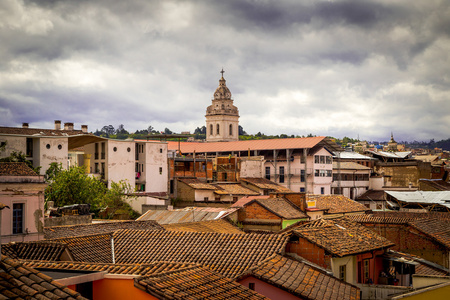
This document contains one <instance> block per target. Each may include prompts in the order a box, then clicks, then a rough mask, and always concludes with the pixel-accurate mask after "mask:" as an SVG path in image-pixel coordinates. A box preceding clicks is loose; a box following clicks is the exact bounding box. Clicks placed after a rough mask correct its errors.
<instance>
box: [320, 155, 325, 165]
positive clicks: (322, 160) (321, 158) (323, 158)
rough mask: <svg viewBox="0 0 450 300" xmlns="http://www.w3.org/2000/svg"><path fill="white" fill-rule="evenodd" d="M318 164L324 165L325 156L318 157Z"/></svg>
mask: <svg viewBox="0 0 450 300" xmlns="http://www.w3.org/2000/svg"><path fill="white" fill-rule="evenodd" d="M320 163H321V164H324V163H325V156H323V155H321V156H320Z"/></svg>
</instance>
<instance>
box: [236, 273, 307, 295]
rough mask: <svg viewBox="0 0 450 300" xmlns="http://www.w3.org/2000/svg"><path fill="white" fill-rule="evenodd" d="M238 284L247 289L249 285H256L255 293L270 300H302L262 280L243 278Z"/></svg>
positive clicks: (250, 277)
mask: <svg viewBox="0 0 450 300" xmlns="http://www.w3.org/2000/svg"><path fill="white" fill-rule="evenodd" d="M238 283H240V284H242V285H243V286H245V287H247V288H248V287H249V283H254V284H255V292H257V293H259V294H261V295H264V296H266V297H267V298H269V299H277V300H278V299H280V300H296V299H302V298H300V297H297V296H295V295H293V294H291V293H289V292H287V291H285V290H283V289H280V288H278V287H276V286H273V285H271V284H269V283H266V282H264V281H262V280H259V279H258V278H256V277H253V276H249V277H246V278H243V279H241V280H238ZM299 284H300V282H299Z"/></svg>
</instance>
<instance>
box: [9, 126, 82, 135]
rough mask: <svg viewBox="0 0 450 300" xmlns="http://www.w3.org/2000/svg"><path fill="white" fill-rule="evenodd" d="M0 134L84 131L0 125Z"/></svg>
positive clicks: (75, 132)
mask: <svg viewBox="0 0 450 300" xmlns="http://www.w3.org/2000/svg"><path fill="white" fill-rule="evenodd" d="M0 134H15V135H37V134H39V136H68V135H78V134H86V135H87V134H90V133H84V132H83V131H81V130H53V129H39V128H21V127H0Z"/></svg>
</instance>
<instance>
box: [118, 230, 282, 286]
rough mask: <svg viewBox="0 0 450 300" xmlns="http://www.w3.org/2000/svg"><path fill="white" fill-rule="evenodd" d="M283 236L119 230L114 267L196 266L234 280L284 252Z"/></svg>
mask: <svg viewBox="0 0 450 300" xmlns="http://www.w3.org/2000/svg"><path fill="white" fill-rule="evenodd" d="M287 238H288V237H287V236H281V235H276V234H273V235H258V234H226V233H209V232H207V233H205V232H182V231H163V230H154V231H140V230H130V229H122V230H119V231H116V232H115V233H114V246H115V258H116V263H139V264H145V263H150V262H155V261H168V262H175V261H176V262H186V263H187V262H189V263H199V264H202V265H203V266H206V267H209V268H210V269H212V270H213V271H216V272H219V273H221V274H222V275H224V276H227V277H230V278H232V277H234V276H236V275H237V274H239V273H242V272H243V271H245V270H246V269H248V268H249V267H251V266H253V265H255V264H257V263H258V262H260V261H262V260H264V259H266V258H267V257H269V256H271V255H273V254H275V253H281V252H282V251H284V248H285V245H286V243H287Z"/></svg>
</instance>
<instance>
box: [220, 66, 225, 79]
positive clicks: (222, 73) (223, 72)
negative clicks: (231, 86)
mask: <svg viewBox="0 0 450 300" xmlns="http://www.w3.org/2000/svg"><path fill="white" fill-rule="evenodd" d="M220 73H222V77H223V73H225V71H224V70H223V68H222V71H220Z"/></svg>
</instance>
